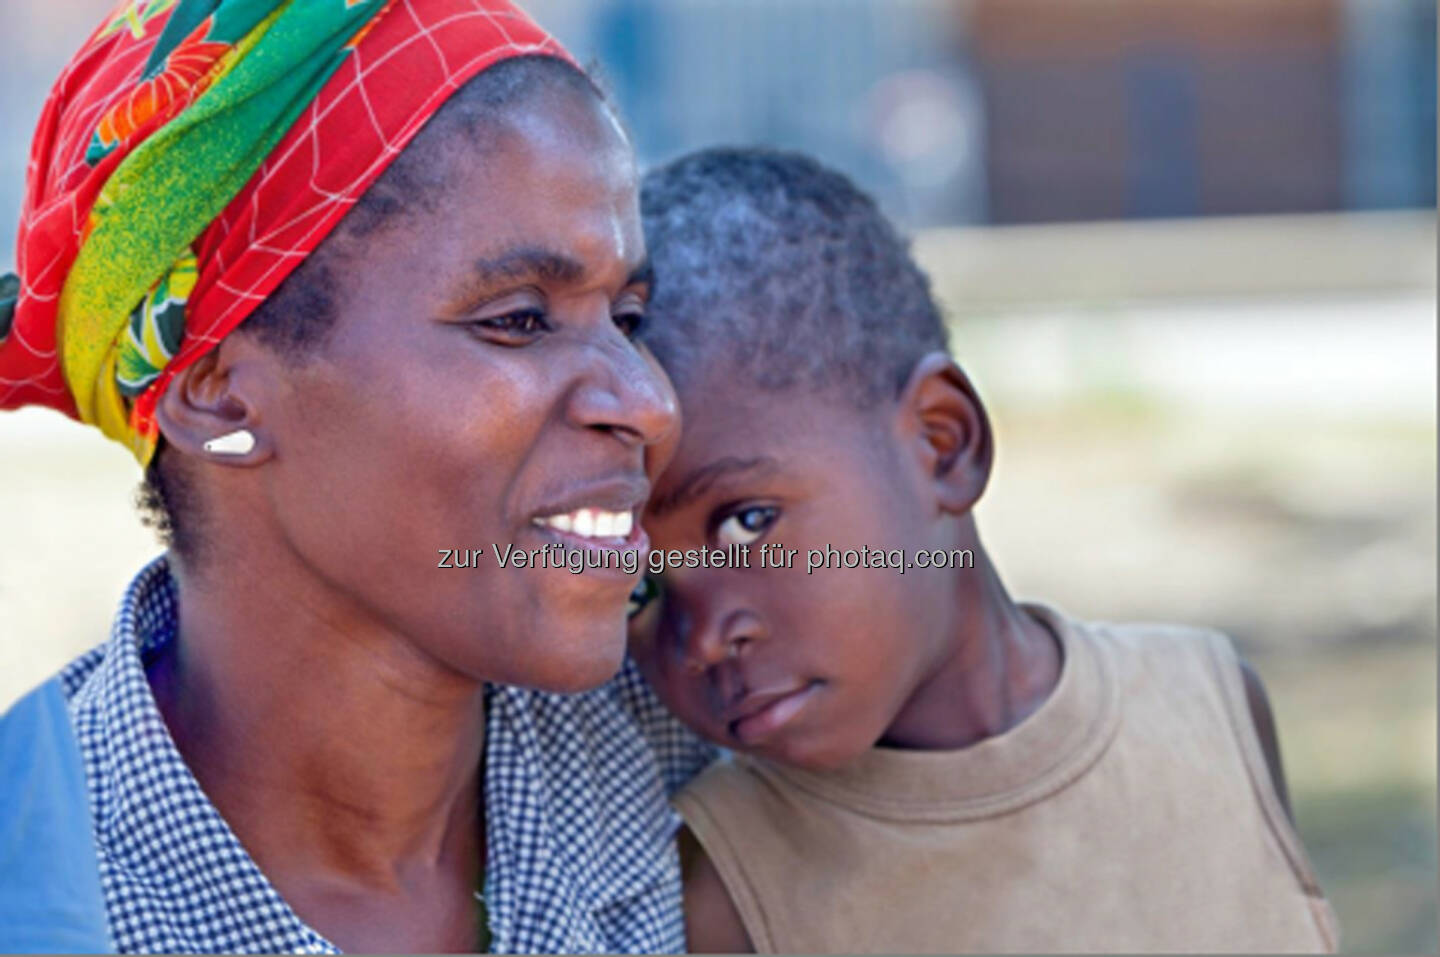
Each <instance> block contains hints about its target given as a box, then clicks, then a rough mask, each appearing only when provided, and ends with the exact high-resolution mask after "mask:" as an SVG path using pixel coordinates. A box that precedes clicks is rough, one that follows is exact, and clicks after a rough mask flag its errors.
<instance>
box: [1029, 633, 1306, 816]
mask: <svg viewBox="0 0 1440 957" xmlns="http://www.w3.org/2000/svg"><path fill="white" fill-rule="evenodd" d="M1034 607H1037V608H1038V610H1039V613H1040V614H1041V615H1042V616H1043V615H1046V614H1048V615H1050V616H1052V617H1053V618H1054V619H1055V620H1059V621H1063V627H1068V628H1069V629H1070V633H1071V634H1072V635H1073V636H1075V639H1076V640H1083V641H1087V642H1089V643H1090V644H1092V645H1093V646H1095V647H1097V648H1098V649H1100V650H1101V653H1102V654H1103V655H1104V656H1105V657H1106V658H1107V659H1108V660H1109V663H1110V666H1111V669H1112V671H1113V673H1114V676H1115V680H1116V684H1117V686H1118V689H1117V690H1118V693H1119V695H1120V696H1121V698H1122V699H1123V700H1124V707H1125V710H1126V711H1127V713H1128V715H1127V716H1128V717H1129V718H1130V720H1131V723H1132V725H1136V724H1138V725H1140V726H1143V727H1146V728H1148V729H1150V730H1151V732H1152V733H1153V734H1154V736H1157V737H1159V736H1163V735H1165V733H1166V731H1167V730H1172V729H1173V727H1174V726H1178V725H1191V726H1193V725H1194V724H1196V723H1197V722H1204V723H1207V724H1211V725H1212V726H1218V727H1222V728H1224V729H1226V730H1227V731H1228V735H1227V737H1228V738H1229V740H1230V741H1231V743H1232V744H1233V746H1234V747H1235V748H1236V749H1237V751H1238V752H1239V754H1240V755H1241V756H1242V758H1243V759H1244V761H1245V763H1246V764H1247V766H1248V767H1249V768H1250V770H1251V772H1252V773H1253V774H1255V775H1256V776H1258V777H1259V778H1260V780H1258V781H1256V784H1257V785H1258V786H1260V787H1261V789H1262V790H1270V789H1271V788H1273V791H1274V795H1275V797H1276V798H1277V799H1278V803H1279V805H1280V806H1281V807H1282V808H1284V811H1285V813H1286V815H1287V817H1288V816H1289V811H1290V808H1289V795H1288V793H1287V789H1286V786H1285V776H1284V772H1283V770H1282V768H1281V763H1280V749H1279V742H1278V737H1277V733H1276V728H1275V719H1274V716H1273V713H1272V712H1271V708H1270V701H1269V697H1268V695H1267V694H1266V692H1265V685H1264V682H1262V681H1261V680H1260V676H1259V674H1257V673H1256V671H1255V669H1254V668H1252V667H1251V666H1250V664H1249V662H1247V661H1246V660H1245V659H1244V658H1243V657H1242V656H1241V655H1240V653H1239V651H1238V650H1237V649H1236V647H1235V643H1234V641H1232V640H1231V638H1230V637H1229V636H1228V635H1226V634H1225V633H1224V632H1221V631H1218V630H1216V629H1214V628H1203V627H1197V626H1193V625H1180V624H1171V623H1162V622H1122V623H1117V622H1103V621H1096V622H1085V621H1075V620H1072V619H1066V618H1064V616H1063V615H1062V614H1061V613H1059V612H1056V611H1055V610H1053V609H1049V608H1046V607H1045V606H1034ZM1267 785H1268V787H1267Z"/></svg>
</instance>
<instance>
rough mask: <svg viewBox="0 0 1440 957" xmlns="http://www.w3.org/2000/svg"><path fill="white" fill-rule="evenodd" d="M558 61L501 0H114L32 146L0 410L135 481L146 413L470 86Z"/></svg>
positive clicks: (8, 290)
mask: <svg viewBox="0 0 1440 957" xmlns="http://www.w3.org/2000/svg"><path fill="white" fill-rule="evenodd" d="M526 54H546V55H550V56H558V57H562V58H565V59H569V56H568V54H567V53H565V51H564V50H563V49H562V48H561V47H560V46H559V44H558V43H556V42H555V41H554V40H553V39H552V38H551V37H549V36H548V35H547V34H546V33H545V32H544V31H543V30H541V29H540V28H539V27H538V26H537V25H536V24H535V23H534V22H533V21H531V20H530V19H529V18H528V17H527V16H526V15H525V14H524V13H523V12H522V11H521V10H519V9H518V8H517V7H515V6H514V5H513V4H511V3H509V2H508V0H124V2H122V3H121V4H120V6H119V7H118V8H117V9H116V11H115V13H114V14H112V15H111V16H110V17H109V18H108V19H107V20H106V21H105V22H104V23H103V24H102V25H101V27H100V28H99V29H98V30H97V31H96V32H95V34H94V35H93V36H92V37H91V38H90V40H89V41H88V42H87V43H86V44H85V46H84V47H83V48H82V49H81V50H80V52H79V53H78V54H76V55H75V57H74V58H73V59H72V60H71V62H70V64H69V66H67V67H66V68H65V70H64V72H63V73H61V75H60V79H59V80H58V81H57V82H56V84H55V87H54V89H53V90H52V91H51V93H50V98H49V100H48V101H47V102H46V104H45V108H44V112H43V113H42V115H41V117H40V123H39V127H38V128H37V130H36V132H35V139H34V142H33V144H32V147H31V154H30V165H29V170H28V174H27V183H26V193H25V201H24V206H23V208H22V212H21V222H20V237H19V242H18V245H17V249H18V254H17V255H18V260H19V276H18V280H17V278H16V277H14V276H4V277H0V409H3V408H16V407H18V406H21V405H30V404H39V405H48V406H51V407H53V408H56V409H59V410H61V411H62V412H65V413H66V414H68V415H71V416H74V417H76V418H79V419H81V420H82V421H84V422H87V423H90V424H92V425H96V426H98V427H99V428H100V429H101V430H102V431H103V432H104V433H105V434H106V435H107V436H109V437H111V438H113V439H116V440H117V441H120V442H123V443H125V444H126V445H127V446H128V447H129V448H130V449H131V450H132V451H133V452H134V454H135V456H136V458H138V459H139V460H140V463H141V464H142V465H144V464H147V463H148V462H149V460H150V457H151V456H152V455H153V454H154V450H155V444H156V441H157V439H158V429H157V427H156V424H155V418H154V411H155V404H156V402H157V400H158V399H159V397H160V395H161V393H162V392H163V391H164V389H165V387H166V385H168V384H169V382H170V380H171V379H172V378H173V377H174V375H175V374H176V373H177V372H179V371H180V370H181V369H184V368H185V367H186V366H188V365H189V364H190V363H192V362H194V361H195V360H196V359H197V358H199V357H200V356H202V355H204V354H205V353H206V352H208V351H209V350H210V349H212V348H214V347H215V346H216V345H217V344H218V343H219V342H220V340H221V339H223V338H224V337H225V336H226V335H227V334H228V333H229V332H230V331H231V330H233V329H234V328H235V327H236V326H237V325H239V324H240V322H241V321H242V320H244V319H245V317H246V316H248V315H249V314H250V313H251V312H253V311H254V309H255V308H256V307H257V306H258V305H259V304H260V303H261V302H263V301H264V300H265V297H266V296H268V295H269V294H270V293H271V292H272V291H274V289H275V288H276V287H277V286H278V285H279V284H280V282H281V281H282V280H283V279H284V278H285V277H286V276H287V275H289V273H290V271H291V270H293V269H294V268H295V267H296V266H297V265H299V264H300V262H302V261H303V260H304V259H305V257H306V256H307V255H309V254H310V253H311V252H312V251H313V250H314V249H315V248H316V247H317V246H318V245H319V244H320V242H321V240H323V239H324V238H325V236H326V235H328V234H329V232H330V230H331V229H333V228H334V226H335V225H336V223H338V222H339V221H340V218H341V217H342V216H343V215H344V214H345V212H346V211H347V210H348V209H349V208H350V207H351V206H353V205H354V203H355V201H356V200H357V199H359V197H360V195H361V194H362V193H363V192H364V191H365V189H366V188H367V187H368V186H369V185H370V184H371V183H373V182H374V181H375V179H376V177H378V176H379V175H380V173H381V172H382V171H384V169H385V167H386V166H388V165H389V164H390V161H391V160H393V159H394V158H395V157H396V156H397V155H398V154H399V153H400V151H401V150H403V149H404V148H405V145H406V144H407V143H408V142H409V141H410V139H411V138H412V137H413V136H414V135H415V134H416V133H417V132H418V131H419V130H420V128H421V127H422V126H423V125H424V123H425V121H426V120H427V119H429V118H430V116H432V115H433V114H434V113H435V111H436V110H438V109H439V108H440V106H441V104H442V103H444V101H445V100H446V99H447V98H448V97H449V96H450V95H451V94H452V93H454V92H455V91H456V90H457V89H459V88H460V87H461V86H462V85H463V84H464V83H465V82H466V81H467V80H469V79H470V78H471V77H473V76H474V75H475V74H477V73H479V72H480V71H482V70H484V69H485V68H486V67H488V66H490V65H492V64H494V63H496V62H498V61H499V60H502V59H505V58H508V57H513V56H521V55H526Z"/></svg>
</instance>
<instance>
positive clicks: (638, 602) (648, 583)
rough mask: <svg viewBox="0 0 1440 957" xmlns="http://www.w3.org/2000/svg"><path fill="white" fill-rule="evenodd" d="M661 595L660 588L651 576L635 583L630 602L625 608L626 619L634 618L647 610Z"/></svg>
mask: <svg viewBox="0 0 1440 957" xmlns="http://www.w3.org/2000/svg"><path fill="white" fill-rule="evenodd" d="M659 595H660V586H659V585H657V584H655V579H653V578H651V577H650V576H649V575H646V576H645V577H643V578H641V579H640V580H639V581H638V582H636V583H635V588H634V590H633V591H631V592H630V601H629V603H628V604H627V605H626V606H625V617H626V618H634V617H635V616H636V615H638V614H640V613H641V612H642V611H644V610H645V607H646V606H647V605H649V604H650V603H651V602H652V601H654V600H655V599H656V598H657V597H658V596H659Z"/></svg>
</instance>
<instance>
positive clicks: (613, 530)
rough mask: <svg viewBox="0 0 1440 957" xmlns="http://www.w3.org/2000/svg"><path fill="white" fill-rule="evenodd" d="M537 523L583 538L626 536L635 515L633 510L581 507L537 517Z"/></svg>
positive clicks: (633, 522) (633, 525)
mask: <svg viewBox="0 0 1440 957" xmlns="http://www.w3.org/2000/svg"><path fill="white" fill-rule="evenodd" d="M535 524H536V525H546V526H549V527H550V528H553V529H555V530H556V531H560V532H570V533H571V534H573V535H579V536H581V537H582V538H626V537H628V536H629V535H630V530H631V529H632V528H634V527H635V515H634V513H632V512H607V511H605V510H603V509H598V508H581V509H576V510H575V511H573V512H566V513H565V514H564V515H546V516H544V517H542V518H537V519H535Z"/></svg>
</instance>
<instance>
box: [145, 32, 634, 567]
mask: <svg viewBox="0 0 1440 957" xmlns="http://www.w3.org/2000/svg"><path fill="white" fill-rule="evenodd" d="M557 87H558V88H560V89H562V90H570V91H572V92H577V93H582V94H589V95H592V96H595V97H596V98H598V99H599V100H601V101H602V102H605V103H608V102H609V101H608V99H607V98H606V96H605V95H604V93H603V92H602V91H601V90H600V88H599V87H598V86H597V85H596V84H595V82H594V81H593V80H592V79H591V78H590V77H589V76H588V75H587V74H586V73H585V72H583V71H581V70H580V69H578V68H576V67H575V66H573V65H572V64H570V63H569V62H567V61H565V60H562V59H559V58H557V57H553V56H544V55H540V56H523V57H514V58H511V59H507V60H502V61H501V62H500V63H497V64H496V65H495V66H493V67H490V68H489V69H487V70H485V71H483V72H481V73H480V74H478V75H477V76H475V77H474V78H473V79H471V80H470V81H469V82H468V83H466V84H465V86H463V87H462V88H461V89H460V90H458V91H457V92H456V93H455V94H454V95H453V96H451V97H450V99H448V100H446V101H445V103H444V105H442V106H441V107H440V109H439V110H438V111H436V113H435V115H434V116H432V117H431V118H430V120H429V122H428V123H426V124H425V126H424V128H423V129H421V130H420V132H419V133H417V134H416V136H415V138H414V139H413V140H412V141H411V142H410V145H409V146H408V147H406V148H405V150H404V151H403V152H402V153H401V154H400V155H399V156H397V157H396V158H395V160H394V162H392V163H391V164H390V165H389V166H388V167H387V168H386V169H385V171H384V172H383V173H381V174H380V177H379V178H378V179H377V180H376V181H375V182H374V184H373V185H371V186H370V188H369V189H367V190H366V191H365V193H364V194H363V195H362V196H361V197H360V200H359V201H358V202H357V203H356V204H355V205H354V206H353V207H352V208H351V209H350V211H349V212H347V213H346V214H345V217H344V219H342V220H341V221H340V223H339V225H337V226H336V227H335V230H334V232H332V233H331V234H330V235H329V236H328V237H327V238H326V239H325V241H324V242H322V243H321V244H320V245H319V247H317V248H316V249H315V251H314V252H313V253H311V254H310V255H309V256H308V257H306V259H305V260H304V261H303V262H301V263H300V265H299V266H297V267H296V268H295V270H294V271H293V272H291V273H290V275H289V276H287V277H286V278H285V280H284V281H283V282H282V283H281V284H280V286H279V287H278V288H277V289H276V290H275V291H274V292H273V293H271V295H270V296H269V297H268V298H267V299H266V300H265V301H264V302H263V303H261V304H260V306H259V307H257V308H256V310H255V312H254V313H252V314H251V315H250V316H249V318H247V319H246V320H245V322H244V323H243V324H241V325H240V327H239V328H238V329H237V330H236V334H240V335H248V336H251V337H253V338H254V339H256V340H257V341H258V342H260V343H262V344H263V345H265V346H266V347H267V348H270V349H271V350H272V351H274V352H275V353H276V354H278V355H279V356H281V357H282V358H283V359H284V360H286V361H288V362H295V363H303V362H304V361H306V360H307V359H308V358H309V357H310V356H311V355H312V354H313V353H314V352H315V350H316V349H317V348H318V347H319V346H320V345H322V344H323V343H324V341H325V338H326V336H327V335H328V334H329V332H330V330H331V329H333V328H334V326H335V322H336V320H337V319H338V318H339V315H340V310H339V307H338V292H339V289H340V285H339V281H340V280H339V277H340V276H341V275H343V269H342V268H341V263H342V262H343V261H344V258H345V257H346V256H347V255H349V254H351V253H353V252H355V251H356V250H357V249H358V247H359V246H360V244H361V243H362V242H363V240H364V239H365V238H366V237H367V236H372V235H374V234H375V233H377V232H379V231H381V230H383V229H385V228H387V227H390V226H393V225H395V224H396V223H397V222H400V221H403V219H404V218H405V217H406V216H408V215H412V214H413V213H414V212H416V211H417V210H421V211H424V210H431V209H433V208H434V205H435V203H437V202H439V201H440V198H441V197H442V196H443V195H444V194H445V191H446V186H447V183H446V182H445V174H446V164H444V163H443V162H439V161H438V157H441V156H443V155H444V154H445V153H446V150H445V149H444V148H443V147H444V146H445V145H446V144H448V143H450V142H451V141H452V139H453V138H455V137H465V140H466V141H467V142H469V143H473V144H475V145H476V146H477V147H480V148H481V150H482V151H483V149H484V147H487V146H489V145H490V144H491V142H492V137H493V136H494V135H495V132H496V129H497V125H496V122H495V121H496V120H497V119H498V118H499V117H501V116H503V115H504V114H505V112H506V111H507V110H509V109H512V108H513V107H515V106H518V105H520V104H522V103H524V102H526V101H527V100H528V99H529V98H530V97H532V96H533V95H535V94H536V93H538V92H540V91H541V90H545V89H553V88H557ZM136 505H137V507H138V508H139V509H140V517H141V521H142V522H143V523H144V524H145V525H146V526H148V527H150V528H153V529H154V530H155V531H156V533H157V535H158V536H159V538H160V540H161V542H162V543H163V544H164V545H166V546H167V547H168V548H170V549H171V550H173V551H174V552H176V553H177V554H178V555H179V556H180V558H181V559H182V560H184V561H187V562H190V563H191V564H193V563H194V562H195V561H196V560H197V558H199V556H200V554H201V552H202V551H203V548H204V534H203V525H204V516H203V514H202V509H201V507H200V502H199V501H198V498H197V496H196V494H195V491H194V488H193V487H192V484H191V481H190V477H189V475H188V474H187V473H186V470H185V468H184V465H183V463H182V462H181V461H180V457H178V456H176V455H174V454H173V453H170V452H168V449H167V447H166V443H165V440H164V438H163V437H162V438H161V440H160V443H159V446H158V447H157V449H156V452H155V456H154V458H152V459H151V461H150V465H149V466H148V467H147V468H146V470H145V477H144V479H143V481H142V482H141V485H140V488H139V490H138V492H137V494H136Z"/></svg>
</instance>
